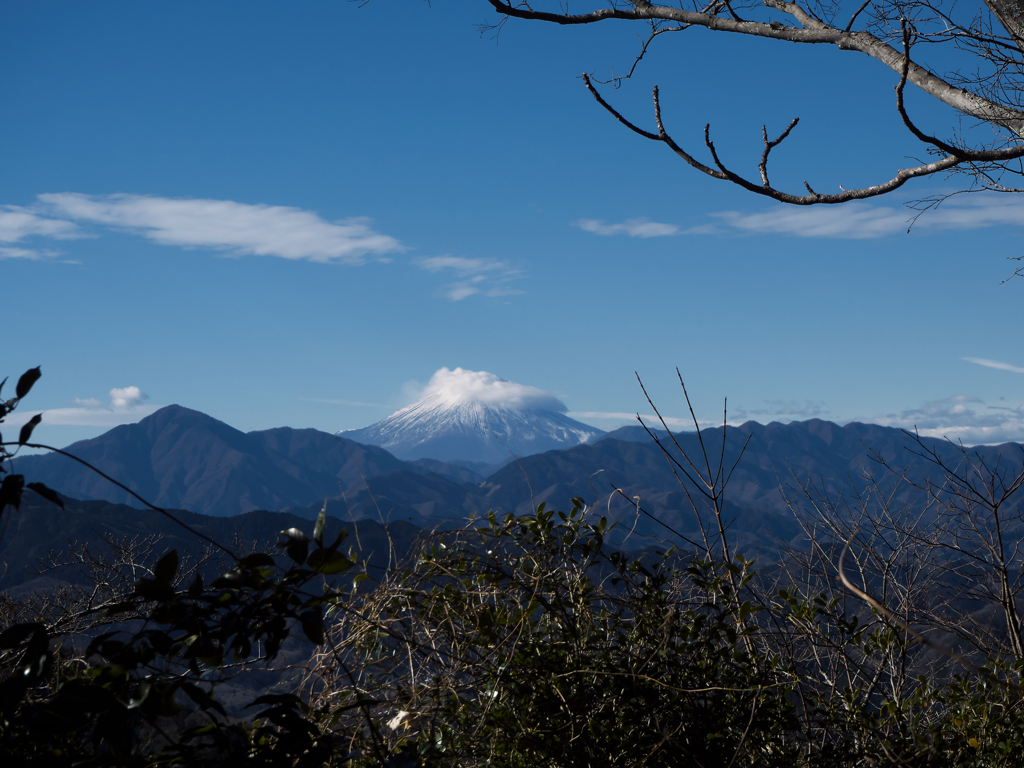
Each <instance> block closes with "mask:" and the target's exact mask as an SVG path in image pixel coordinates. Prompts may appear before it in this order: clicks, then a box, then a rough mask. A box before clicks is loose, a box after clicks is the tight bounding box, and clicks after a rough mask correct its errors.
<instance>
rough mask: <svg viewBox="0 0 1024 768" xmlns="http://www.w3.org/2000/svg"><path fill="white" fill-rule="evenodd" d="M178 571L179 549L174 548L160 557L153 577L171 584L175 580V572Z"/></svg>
mask: <svg viewBox="0 0 1024 768" xmlns="http://www.w3.org/2000/svg"><path fill="white" fill-rule="evenodd" d="M177 572H178V550H176V549H172V550H171V551H170V552H168V553H167V554H166V555H164V556H163V557H161V558H160V561H159V562H158V563H157V564H156V567H155V568H154V569H153V578H154V579H156V580H157V581H162V582H164V583H165V584H170V583H171V582H172V581H174V574H176V573H177Z"/></svg>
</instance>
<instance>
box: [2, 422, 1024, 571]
mask: <svg viewBox="0 0 1024 768" xmlns="http://www.w3.org/2000/svg"><path fill="white" fill-rule="evenodd" d="M614 434H615V433H613V435H614ZM701 436H702V437H703V439H704V440H705V443H706V444H707V445H708V447H709V449H710V451H709V452H710V453H711V454H712V456H713V461H714V462H717V457H718V456H720V455H721V439H722V428H720V427H719V428H717V429H708V430H704V431H703V432H702V433H701ZM725 436H726V445H725V454H724V455H725V462H726V466H727V468H728V467H730V466H731V465H732V463H733V462H734V461H735V460H736V457H737V456H739V454H740V451H741V449H742V448H743V446H744V444H746V450H745V452H744V453H743V456H742V459H741V460H740V461H739V463H738V465H737V466H736V469H735V472H734V473H733V475H732V478H731V480H730V484H729V488H728V491H727V494H726V505H727V514H728V516H729V519H730V520H732V521H733V523H732V529H731V531H732V535H733V536H734V537H735V540H736V542H737V544H738V546H740V547H741V550H743V549H746V550H750V551H755V552H756V551H767V550H770V549H771V547H773V546H774V544H773V542H774V537H778V538H780V539H782V540H785V541H794V540H796V539H797V538H799V536H800V535H801V534H800V529H799V526H798V525H797V522H796V519H795V518H794V515H793V512H792V510H791V509H790V506H789V503H790V502H791V501H793V500H794V499H795V500H796V501H797V502H799V501H800V496H801V492H800V486H801V485H806V484H808V483H810V484H813V485H814V487H815V488H817V489H820V490H821V491H823V492H825V493H828V494H832V495H833V496H835V497H838V496H840V495H845V496H846V498H847V499H851V498H852V496H851V494H852V493H853V492H854V491H856V490H858V489H859V488H863V484H864V481H863V479H862V475H863V474H864V472H865V471H867V472H871V471H874V473H875V476H876V477H877V478H879V479H880V480H881V482H882V483H883V485H886V484H887V487H894V486H895V482H896V479H895V477H894V476H892V475H891V474H889V473H888V472H887V471H886V470H884V469H882V468H879V467H877V466H875V465H873V464H872V461H871V457H870V451H871V450H874V451H877V452H878V453H879V454H881V455H882V456H883V457H884V458H885V460H886V461H887V462H888V463H890V464H891V465H892V466H895V467H901V466H909V469H908V472H909V476H910V478H911V479H912V480H914V481H915V482H917V483H924V482H926V480H927V479H928V478H929V477H931V478H932V479H933V480H941V477H939V476H938V475H939V474H940V473H939V472H938V471H937V470H936V469H935V468H934V467H933V466H931V465H929V464H927V463H926V462H923V461H921V460H920V459H918V458H917V457H915V456H914V455H913V454H912V453H911V452H910V451H909V450H908V449H911V448H914V445H913V443H912V441H911V439H910V438H909V437H908V436H907V435H906V434H905V433H903V432H902V431H901V430H898V429H892V428H888V427H880V426H877V425H872V424H859V423H851V424H847V425H846V426H845V427H843V426H839V425H838V424H833V423H831V422H827V421H821V420H818V419H812V420H810V421H804V422H793V423H790V424H779V423H772V424H767V425H761V424H758V423H756V422H747V423H746V424H743V425H740V426H738V427H728V428H727V429H726V431H725ZM621 437H624V438H626V439H615V437H614V436H608V437H606V438H605V439H601V440H598V441H597V442H595V443H593V444H584V445H578V446H574V447H572V448H568V449H562V450H553V451H547V452H544V453H540V454H534V455H532V456H523V457H522V458H520V459H519V460H517V461H513V462H510V463H509V464H507V465H505V466H504V467H502V468H500V469H498V470H497V471H495V472H493V474H490V475H489V476H488V477H487V478H483V477H482V476H481V475H479V474H477V473H475V472H473V471H472V470H470V469H469V468H467V467H465V466H460V465H453V464H447V463H445V462H440V461H435V460H430V459H423V460H417V461H414V462H406V461H401V460H400V459H398V458H396V457H394V456H392V455H391V454H390V453H388V452H387V451H385V450H383V449H381V448H378V447H375V446H366V445H361V444H359V443H355V442H352V441H351V440H347V439H345V438H341V437H338V436H334V435H329V434H327V433H325V432H319V431H317V430H313V429H290V428H287V427H281V428H277V429H270V430H265V431H259V432H250V433H243V432H241V431H239V430H236V429H233V428H232V427H229V426H228V425H227V424H224V423H223V422H220V421H218V420H216V419H214V418H211V417H210V416H207V415H205V414H202V413H199V412H197V411H193V410H189V409H187V408H182V407H180V406H168V407H167V408H164V409H161V410H160V411H157V412H156V413H154V414H152V415H151V416H148V417H146V418H145V419H143V420H142V421H140V422H139V423H138V424H129V425H124V426H121V427H116V428H115V429H112V430H110V431H109V432H107V433H106V434H104V435H101V436H100V437H98V438H94V439H92V440H85V441H82V442H79V443H75V444H74V445H72V446H69V448H68V450H69V451H70V452H71V453H72V454H74V455H76V456H79V457H81V458H82V459H84V460H86V461H89V462H90V463H92V464H94V465H95V466H97V467H98V468H100V469H102V470H103V471H104V472H107V473H108V474H110V475H111V476H112V477H114V478H116V479H117V480H119V481H121V482H123V483H124V484H125V485H127V486H128V487H130V488H132V489H134V490H135V491H137V492H138V493H139V494H140V495H142V496H143V497H144V498H147V499H148V500H150V501H152V502H154V503H156V504H158V505H160V506H163V507H168V508H179V509H188V510H190V511H192V512H196V513H201V514H206V515H216V516H233V515H238V514H240V513H244V512H248V511H250V510H254V509H275V510H280V511H284V512H288V513H292V514H295V515H298V516H300V517H303V518H306V519H310V518H314V517H315V516H316V514H317V513H318V512H319V511H320V509H321V507H322V506H323V504H324V503H325V501H326V503H327V506H328V512H329V513H330V514H331V515H334V516H335V517H338V518H339V519H341V520H343V521H353V520H362V519H372V520H377V521H380V522H387V521H396V520H405V521H411V522H413V523H415V524H417V525H421V526H424V525H425V526H435V525H461V524H463V523H464V522H465V521H466V520H467V519H468V518H469V517H470V516H472V515H476V516H477V517H479V516H482V515H485V514H486V513H487V512H488V511H489V510H493V511H494V512H495V513H496V514H498V515H503V514H509V513H511V514H525V513H527V512H529V510H530V509H531V507H532V505H535V504H539V503H540V502H545V503H547V504H548V505H549V506H553V507H556V508H564V507H565V506H567V505H568V503H569V500H570V499H571V498H573V497H575V496H579V497H582V498H583V499H585V500H586V501H587V502H588V503H589V504H591V505H592V506H593V510H594V514H597V515H606V516H608V517H609V518H610V519H612V520H617V521H619V522H620V527H619V528H618V529H617V531H616V532H614V533H613V534H612V535H611V536H610V537H609V540H610V542H611V543H613V544H616V545H618V544H619V543H620V541H621V540H622V539H623V538H627V534H628V538H630V542H629V543H628V544H627V545H624V546H627V547H628V546H640V547H643V546H647V545H648V544H650V540H649V539H646V540H645V539H644V538H643V537H650V536H658V537H662V538H668V539H670V540H671V539H672V535H670V533H669V530H668V528H666V527H665V526H668V527H669V528H671V529H672V530H674V531H677V532H679V533H681V534H683V535H685V536H688V537H690V538H693V537H697V536H699V528H698V525H697V520H696V517H695V516H694V513H693V511H692V509H691V508H690V506H689V502H688V499H687V495H686V493H685V492H684V490H683V488H682V487H681V486H680V484H679V480H678V478H677V477H676V475H675V474H674V473H673V471H672V467H671V466H669V463H668V461H667V460H666V457H665V455H664V453H663V452H662V450H661V449H660V448H659V447H658V446H657V445H656V444H655V443H654V442H653V441H651V440H650V438H649V437H648V436H647V435H646V433H643V432H642V430H639V431H638V428H633V427H629V428H626V429H625V430H624V431H623V432H622V433H621ZM644 438H646V439H644ZM675 441H676V442H678V443H679V445H680V446H682V448H683V449H684V450H685V451H686V452H687V453H688V454H689V455H690V456H691V457H694V459H695V460H696V459H699V458H700V457H702V452H701V449H700V446H699V445H698V440H697V435H696V433H693V432H682V433H679V434H676V435H675ZM662 443H663V445H666V446H669V445H670V441H669V442H667V441H664V440H663V441H662ZM924 443H925V445H926V446H929V447H934V448H935V449H936V450H937V451H939V453H940V454H941V455H943V456H946V457H947V458H949V459H952V460H956V459H957V458H958V456H957V455H956V454H955V451H954V450H953V448H952V446H950V445H949V444H947V443H945V442H944V441H941V440H925V441H924ZM669 450H671V451H673V452H675V451H676V448H675V447H674V445H673V446H671V447H669ZM972 452H977V454H978V455H979V456H980V457H981V458H982V459H983V460H984V461H986V462H987V463H988V465H989V466H996V465H997V464H998V466H1002V467H1012V466H1017V467H1019V466H1020V457H1021V446H1020V445H1017V444H1015V443H1008V444H1006V445H1002V446H988V447H979V448H976V449H972ZM13 469H14V471H16V472H21V473H24V474H25V475H26V477H27V479H28V480H29V481H41V482H44V483H46V484H47V485H48V486H50V487H52V488H55V489H56V490H58V491H60V492H61V493H64V494H66V495H68V496H71V497H74V498H94V499H104V500H106V501H109V502H112V503H118V504H121V503H127V504H130V505H131V506H140V505H139V504H138V502H136V501H135V500H134V499H131V498H130V497H129V496H128V495H127V494H126V493H125V492H123V491H121V490H119V489H118V488H116V487H115V486H113V485H111V484H110V483H108V482H107V481H105V480H103V479H102V478H100V477H99V476H97V475H95V474H94V473H93V472H91V471H90V470H88V469H87V468H85V467H81V466H80V465H77V464H75V463H74V462H71V461H70V460H68V459H65V458H64V457H61V456H58V455H43V456H38V455H37V456H27V457H19V458H16V459H15V460H14V467H13ZM690 491H691V495H693V491H694V489H692V488H691V489H690ZM636 499H639V503H640V505H641V506H642V507H643V509H644V510H646V511H647V512H649V513H650V515H651V517H647V516H645V515H638V512H637V510H636V507H635V506H634V501H635V500H636ZM1013 511H1014V509H1007V510H1006V512H1007V513H1012V512H1013ZM652 518H653V519H652ZM658 521H660V522H658ZM662 524H664V525H662ZM630 531H632V533H630Z"/></svg>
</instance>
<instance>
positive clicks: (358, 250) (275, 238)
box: [39, 192, 404, 265]
mask: <svg viewBox="0 0 1024 768" xmlns="http://www.w3.org/2000/svg"><path fill="white" fill-rule="evenodd" d="M39 200H40V202H41V203H43V204H44V205H45V206H47V209H48V210H50V211H52V212H54V213H55V214H58V215H60V216H64V217H66V218H69V219H73V220H75V221H83V222H90V223H94V224H100V225H103V226H107V227H111V228H113V229H121V230H125V231H128V232H133V233H136V234H139V235H141V236H142V237H145V238H146V239H148V240H151V241H153V242H155V243H159V244H161V245H174V246H179V247H182V248H208V249H210V250H215V251H222V252H224V253H225V255H228V256H249V255H255V256H277V257H280V258H284V259H290V260H305V261H312V262H317V263H321V264H328V263H331V264H351V265H358V264H363V263H365V262H366V260H367V257H373V256H375V257H378V258H379V257H381V256H383V255H384V254H386V253H393V252H396V251H402V250H404V246H403V245H402V244H401V243H400V242H398V240H396V239H395V238H393V237H390V236H388V235H383V234H380V233H379V232H375V231H374V230H373V229H372V228H371V227H370V220H369V219H366V218H352V219H344V220H341V221H337V222H329V221H325V220H323V219H321V218H320V217H319V216H318V215H317V214H316V213H313V212H312V211H305V210H302V209H300V208H291V207H287V206H280V205H264V204H256V205H250V204H247V203H238V202H235V201H233V200H203V199H172V198H166V197H151V196H145V195H127V194H117V195H102V196H101V195H83V194H77V193H70V192H68V193H60V194H45V195H39ZM64 223H65V224H70V225H71V226H74V224H72V223H71V222H64ZM379 260H383V259H379Z"/></svg>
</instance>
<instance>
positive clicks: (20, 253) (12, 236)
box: [0, 205, 88, 264]
mask: <svg viewBox="0 0 1024 768" xmlns="http://www.w3.org/2000/svg"><path fill="white" fill-rule="evenodd" d="M87 236H88V235H87V234H86V233H85V232H83V231H82V230H81V228H79V226H78V225H77V224H75V223H74V222H72V221H65V220H63V219H54V218H49V217H46V216H41V215H39V214H38V213H36V212H34V211H31V210H29V209H28V208H21V207H19V206H16V205H0V243H21V242H22V241H23V240H27V239H30V238H32V239H35V238H40V237H48V238H53V239H57V240H74V239H76V238H80V237H87ZM60 255H61V254H60V251H57V250H54V249H52V248H43V249H40V248H35V247H32V248H26V247H24V246H21V245H18V246H14V245H0V259H25V260H26V261H62V262H63V263H65V264H77V263H78V262H77V261H74V260H63V259H59V258H58V257H59V256H60Z"/></svg>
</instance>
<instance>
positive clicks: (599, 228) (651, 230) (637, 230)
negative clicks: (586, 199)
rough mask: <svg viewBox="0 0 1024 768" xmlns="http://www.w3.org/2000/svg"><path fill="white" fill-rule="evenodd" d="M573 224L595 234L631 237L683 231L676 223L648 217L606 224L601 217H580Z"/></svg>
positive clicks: (658, 235) (664, 234)
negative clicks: (664, 222) (660, 221)
mask: <svg viewBox="0 0 1024 768" xmlns="http://www.w3.org/2000/svg"><path fill="white" fill-rule="evenodd" d="M573 226H576V227H579V228H580V229H582V230H583V231H584V232H593V233H594V234H595V235H604V236H611V235H628V236H629V237H644V238H646V237H666V236H669V235H678V234H681V233H682V230H680V229H679V227H677V226H676V225H675V224H661V223H659V222H657V221H650V220H648V219H644V218H639V219H626V220H625V221H623V222H621V223H619V224H605V223H604V222H603V221H601V220H600V219H578V220H577V221H574V222H573Z"/></svg>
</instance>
